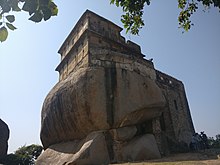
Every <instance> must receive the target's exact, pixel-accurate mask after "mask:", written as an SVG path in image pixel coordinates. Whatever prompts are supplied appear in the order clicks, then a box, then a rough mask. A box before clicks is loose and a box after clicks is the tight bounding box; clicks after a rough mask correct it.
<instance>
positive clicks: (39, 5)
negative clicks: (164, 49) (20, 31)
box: [0, 0, 220, 42]
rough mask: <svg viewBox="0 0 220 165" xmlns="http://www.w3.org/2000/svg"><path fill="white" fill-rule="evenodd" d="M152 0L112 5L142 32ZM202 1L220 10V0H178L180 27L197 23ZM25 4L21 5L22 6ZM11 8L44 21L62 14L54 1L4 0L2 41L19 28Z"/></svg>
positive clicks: (0, 2)
mask: <svg viewBox="0 0 220 165" xmlns="http://www.w3.org/2000/svg"><path fill="white" fill-rule="evenodd" d="M150 2H151V1H150V0H110V3H111V4H115V5H116V6H117V7H122V10H123V12H124V14H123V15H122V16H121V21H122V23H123V24H124V27H125V29H126V32H130V33H131V34H134V35H138V33H139V31H140V29H141V28H142V27H143V26H144V20H143V18H142V17H143V13H144V7H145V6H149V5H150ZM199 3H201V4H202V5H203V6H204V7H205V8H210V7H211V6H214V7H217V8H218V9H220V0H178V8H179V9H180V13H179V16H178V22H179V27H180V28H183V29H184V30H185V31H188V30H189V29H190V28H191V26H192V25H193V23H192V22H191V20H190V17H191V16H192V14H193V13H195V12H196V11H197V9H198V4H199ZM19 6H21V7H19ZM11 11H17V12H19V11H25V12H28V13H29V15H30V18H29V20H31V21H34V22H41V21H42V19H44V20H45V21H46V20H48V19H50V18H51V16H55V15H57V13H58V8H57V6H56V4H55V3H54V2H53V1H52V0H0V41H1V42H3V41H5V40H6V39H7V36H8V30H7V29H10V30H15V29H16V27H15V26H14V25H13V24H12V23H13V22H14V21H15V16H14V15H12V14H9V13H11Z"/></svg>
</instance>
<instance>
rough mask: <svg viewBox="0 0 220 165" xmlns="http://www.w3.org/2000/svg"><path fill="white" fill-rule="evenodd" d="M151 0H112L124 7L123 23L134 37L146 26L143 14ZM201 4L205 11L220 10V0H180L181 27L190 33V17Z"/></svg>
mask: <svg viewBox="0 0 220 165" xmlns="http://www.w3.org/2000/svg"><path fill="white" fill-rule="evenodd" d="M150 2H151V1H150V0H110V3H111V4H115V5H116V6H117V7H119V6H120V7H122V10H123V12H124V14H123V15H122V16H121V21H122V23H123V24H124V27H125V28H126V29H127V32H131V33H132V34H134V35H137V34H138V33H139V30H140V29H141V28H142V27H143V26H144V20H143V13H144V7H145V5H147V6H149V5H150ZM199 3H201V4H202V5H203V6H204V7H205V9H206V8H210V7H211V6H214V7H217V8H219V9H220V0H178V8H179V9H180V10H181V11H180V13H179V16H178V22H179V27H180V28H183V29H184V30H185V31H188V30H189V29H190V28H191V26H192V25H193V23H192V22H191V21H190V17H191V16H192V14H193V13H195V12H196V10H197V9H198V4H199Z"/></svg>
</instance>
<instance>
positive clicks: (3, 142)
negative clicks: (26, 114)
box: [0, 119, 9, 158]
mask: <svg viewBox="0 0 220 165" xmlns="http://www.w3.org/2000/svg"><path fill="white" fill-rule="evenodd" d="M8 139H9V128H8V125H7V124H6V123H5V122H4V121H2V120H1V119H0V158H1V157H4V156H6V155H7V151H8Z"/></svg>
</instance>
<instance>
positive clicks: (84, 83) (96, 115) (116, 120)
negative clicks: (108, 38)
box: [41, 67, 164, 148]
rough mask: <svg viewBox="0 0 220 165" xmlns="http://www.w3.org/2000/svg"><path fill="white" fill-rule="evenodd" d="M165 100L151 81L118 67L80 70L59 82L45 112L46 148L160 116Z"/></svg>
mask: <svg viewBox="0 0 220 165" xmlns="http://www.w3.org/2000/svg"><path fill="white" fill-rule="evenodd" d="M163 106H164V98H163V96H162V94H161V91H160V89H159V88H158V87H157V85H156V83H154V82H153V81H152V80H151V79H149V78H147V77H143V76H141V75H139V74H136V73H132V72H130V71H127V70H123V69H119V68H102V67H99V68H81V69H79V70H78V71H76V72H74V73H73V74H72V75H70V76H69V77H68V78H67V79H65V80H64V81H61V82H59V83H58V84H57V85H56V86H55V87H54V88H53V89H52V90H51V92H50V93H49V94H48V96H47V97H46V99H45V102H44V105H43V110H42V128H41V140H42V143H43V145H44V147H45V148H47V147H49V146H50V145H52V144H56V143H59V142H62V141H70V140H75V139H82V138H85V137H86V136H87V135H88V134H89V133H91V132H93V131H99V130H110V129H113V128H120V127H125V126H130V125H136V124H139V123H142V122H144V121H146V120H151V119H153V118H155V117H157V116H160V114H161V110H162V107H163Z"/></svg>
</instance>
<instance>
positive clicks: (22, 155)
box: [0, 144, 43, 165]
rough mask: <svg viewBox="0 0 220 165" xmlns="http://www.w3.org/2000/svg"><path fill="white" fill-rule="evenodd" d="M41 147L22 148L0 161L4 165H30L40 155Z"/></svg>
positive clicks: (33, 145)
mask: <svg viewBox="0 0 220 165" xmlns="http://www.w3.org/2000/svg"><path fill="white" fill-rule="evenodd" d="M42 150H43V147H42V146H40V145H35V144H32V145H29V146H22V147H20V148H18V150H16V151H15V153H14V154H9V155H7V156H6V157H4V158H3V159H1V160H0V163H3V164H4V165H18V164H19V165H32V164H34V162H35V161H36V159H37V158H38V156H39V155H40V154H41V152H42Z"/></svg>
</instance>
